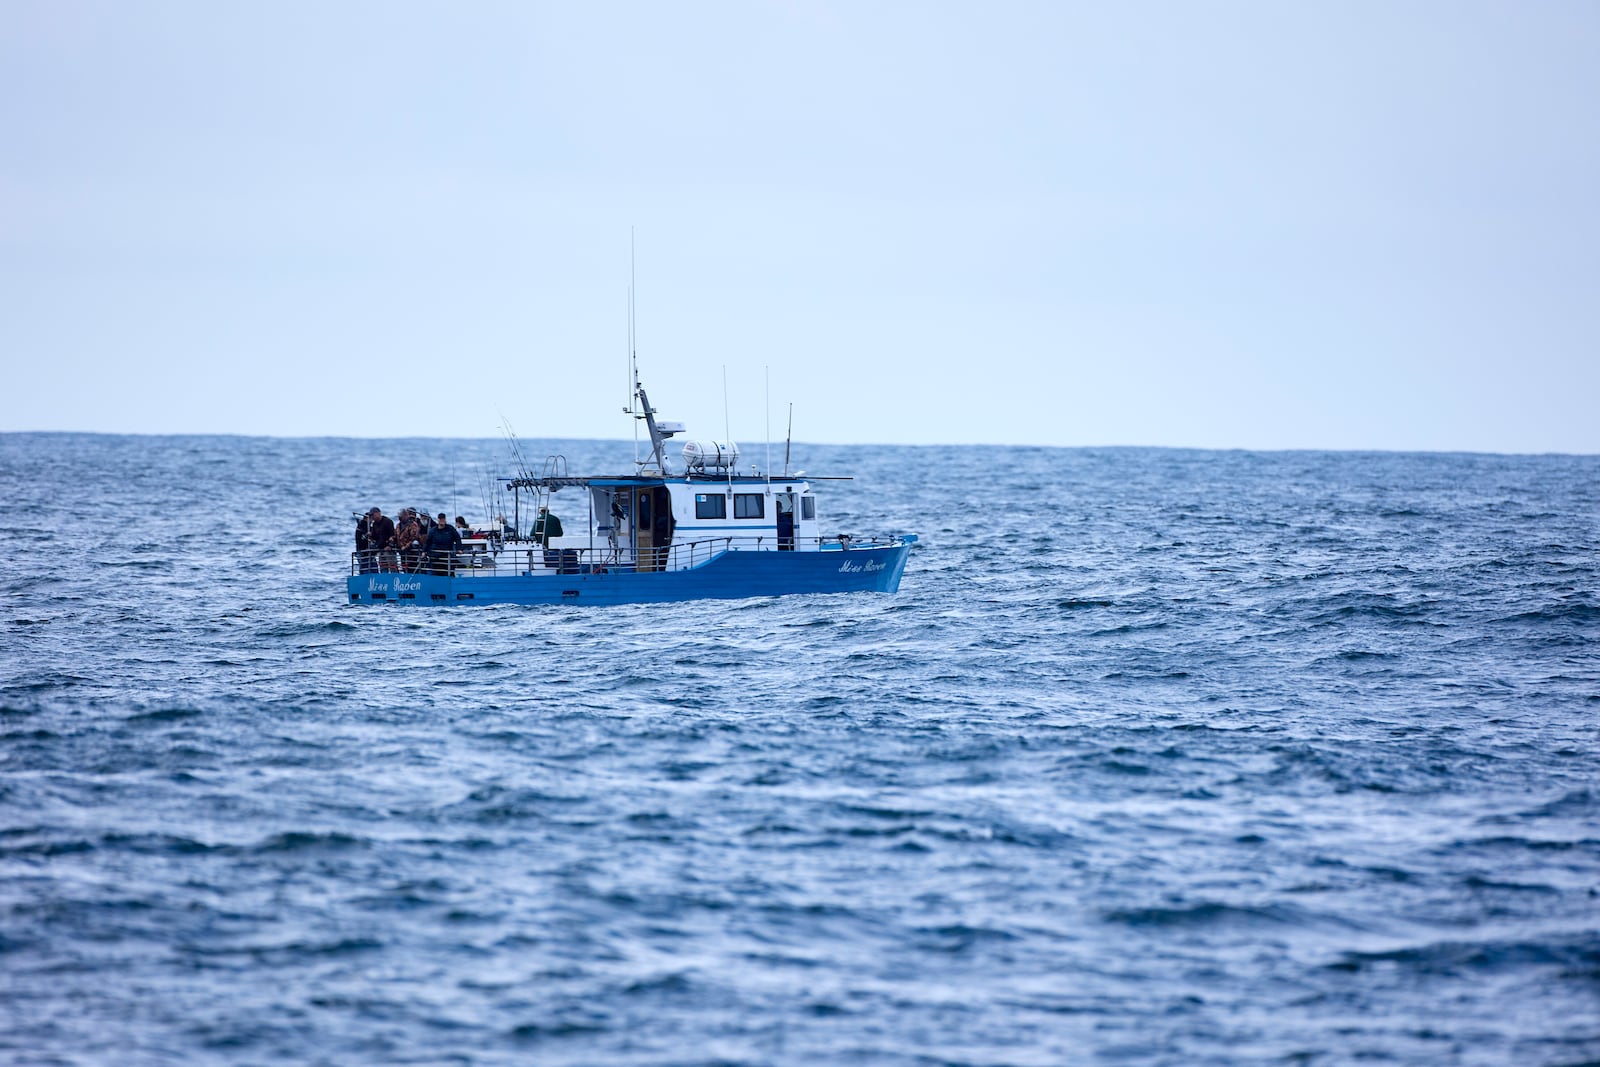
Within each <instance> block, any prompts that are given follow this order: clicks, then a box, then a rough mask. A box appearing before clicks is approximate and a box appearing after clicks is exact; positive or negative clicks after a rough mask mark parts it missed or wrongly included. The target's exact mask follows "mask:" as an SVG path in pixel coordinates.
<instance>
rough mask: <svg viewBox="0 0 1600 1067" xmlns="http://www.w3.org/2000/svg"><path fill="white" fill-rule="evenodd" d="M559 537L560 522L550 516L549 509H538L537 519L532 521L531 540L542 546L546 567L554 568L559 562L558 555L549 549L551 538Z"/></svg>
mask: <svg viewBox="0 0 1600 1067" xmlns="http://www.w3.org/2000/svg"><path fill="white" fill-rule="evenodd" d="M560 536H561V520H560V519H558V518H556V517H555V516H554V515H552V514H550V509H549V508H547V507H542V508H540V509H539V517H538V518H537V519H535V520H534V521H533V539H534V540H535V541H537V542H538V543H539V544H541V545H543V546H544V563H545V566H547V567H554V566H556V565H557V563H558V562H559V560H560V553H559V552H557V551H556V550H555V549H553V548H551V547H550V539H551V538H552V537H560Z"/></svg>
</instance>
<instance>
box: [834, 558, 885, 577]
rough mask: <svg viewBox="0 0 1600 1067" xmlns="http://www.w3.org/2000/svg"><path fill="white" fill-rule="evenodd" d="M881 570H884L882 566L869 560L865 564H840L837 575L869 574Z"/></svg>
mask: <svg viewBox="0 0 1600 1067" xmlns="http://www.w3.org/2000/svg"><path fill="white" fill-rule="evenodd" d="M883 568H884V564H882V563H879V562H877V561H875V560H870V559H869V560H867V561H866V562H865V563H844V564H841V565H840V567H839V573H840V574H871V573H872V572H873V571H881V570H883Z"/></svg>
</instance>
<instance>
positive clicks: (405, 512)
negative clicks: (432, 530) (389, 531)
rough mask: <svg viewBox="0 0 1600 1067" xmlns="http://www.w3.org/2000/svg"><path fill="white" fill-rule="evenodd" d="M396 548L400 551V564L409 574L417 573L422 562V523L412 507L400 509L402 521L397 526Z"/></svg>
mask: <svg viewBox="0 0 1600 1067" xmlns="http://www.w3.org/2000/svg"><path fill="white" fill-rule="evenodd" d="M394 540H395V548H396V549H398V550H399V552H400V566H401V569H403V570H404V571H405V572H406V573H407V574H415V573H416V572H417V568H418V567H419V566H421V564H422V523H420V522H418V521H417V513H416V511H414V510H413V509H411V508H401V509H400V523H399V525H398V526H396V527H395V535H394Z"/></svg>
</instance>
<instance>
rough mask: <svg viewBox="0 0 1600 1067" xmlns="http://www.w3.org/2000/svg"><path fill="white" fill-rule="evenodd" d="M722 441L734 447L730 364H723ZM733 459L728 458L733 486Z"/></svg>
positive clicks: (729, 480) (729, 475)
mask: <svg viewBox="0 0 1600 1067" xmlns="http://www.w3.org/2000/svg"><path fill="white" fill-rule="evenodd" d="M722 443H723V444H725V445H727V446H728V448H729V449H730V450H731V449H732V448H733V431H732V430H730V429H729V428H728V365H727V364H726V363H724V364H723V365H722ZM733 466H734V462H733V460H732V459H730V460H728V486H729V488H732V486H733Z"/></svg>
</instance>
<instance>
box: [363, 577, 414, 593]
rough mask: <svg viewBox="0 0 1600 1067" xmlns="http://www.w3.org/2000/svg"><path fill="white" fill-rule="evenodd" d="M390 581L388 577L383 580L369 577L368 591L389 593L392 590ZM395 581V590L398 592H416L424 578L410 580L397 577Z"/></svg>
mask: <svg viewBox="0 0 1600 1067" xmlns="http://www.w3.org/2000/svg"><path fill="white" fill-rule="evenodd" d="M389 581H390V580H389V579H387V578H385V579H383V580H381V581H380V580H379V579H377V578H369V579H367V592H369V593H387V592H390V589H389ZM393 581H394V590H393V591H394V592H396V593H415V592H416V591H417V590H419V589H421V588H422V580H421V579H420V578H412V579H410V580H407V579H405V578H395V579H394V580H393Z"/></svg>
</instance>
